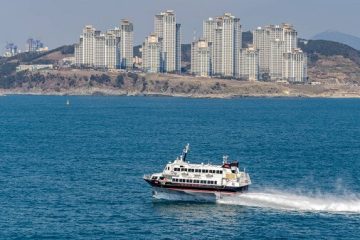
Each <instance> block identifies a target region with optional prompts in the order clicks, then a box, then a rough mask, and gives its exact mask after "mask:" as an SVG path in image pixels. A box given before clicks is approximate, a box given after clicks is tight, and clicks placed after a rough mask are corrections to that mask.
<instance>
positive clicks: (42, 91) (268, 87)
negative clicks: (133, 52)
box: [0, 70, 360, 98]
mask: <svg viewBox="0 0 360 240" xmlns="http://www.w3.org/2000/svg"><path fill="white" fill-rule="evenodd" d="M15 94H16V95H18V94H23V95H24V94H26V95H58V96H63V95H81V96H84V95H85V96H89V95H104V96H170V97H187V98H237V97H308V98H360V85H359V84H357V83H354V84H349V83H333V84H327V83H325V82H322V83H321V82H319V83H317V84H315V85H314V84H288V83H279V82H260V81H238V80H229V79H218V78H199V77H192V76H184V75H172V74H144V73H133V72H101V71H95V70H69V71H61V70H50V71H42V72H35V73H26V74H23V75H21V76H20V77H19V78H17V79H15V80H14V81H13V85H12V86H11V87H8V88H0V95H15Z"/></svg>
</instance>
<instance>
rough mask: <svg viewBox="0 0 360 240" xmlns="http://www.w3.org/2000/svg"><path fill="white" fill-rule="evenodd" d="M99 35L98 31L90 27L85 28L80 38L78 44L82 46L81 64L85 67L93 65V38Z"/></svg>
mask: <svg viewBox="0 0 360 240" xmlns="http://www.w3.org/2000/svg"><path fill="white" fill-rule="evenodd" d="M99 35H100V31H96V29H95V28H94V27H93V26H91V25H88V26H85V28H84V29H83V32H82V35H81V36H80V42H81V44H82V60H81V62H82V64H83V65H85V66H93V65H94V64H95V62H94V57H95V41H96V40H95V38H96V36H99Z"/></svg>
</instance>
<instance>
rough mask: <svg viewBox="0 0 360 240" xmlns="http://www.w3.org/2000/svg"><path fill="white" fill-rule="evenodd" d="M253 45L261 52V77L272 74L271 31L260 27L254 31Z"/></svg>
mask: <svg viewBox="0 0 360 240" xmlns="http://www.w3.org/2000/svg"><path fill="white" fill-rule="evenodd" d="M253 45H254V47H255V48H256V49H258V50H259V72H260V75H263V74H266V73H270V51H271V47H270V46H271V45H270V30H269V29H268V28H266V27H265V28H262V27H258V28H257V29H256V30H254V31H253Z"/></svg>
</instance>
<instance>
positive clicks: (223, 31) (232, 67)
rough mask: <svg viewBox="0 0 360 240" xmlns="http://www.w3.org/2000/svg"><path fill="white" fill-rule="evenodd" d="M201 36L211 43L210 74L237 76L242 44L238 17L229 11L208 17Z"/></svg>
mask: <svg viewBox="0 0 360 240" xmlns="http://www.w3.org/2000/svg"><path fill="white" fill-rule="evenodd" d="M203 37H204V39H206V40H207V41H208V42H210V43H211V45H212V49H211V52H212V59H211V72H212V74H214V75H221V76H230V77H232V76H237V75H238V74H239V73H238V65H239V62H238V61H239V53H240V49H241V44H242V33H241V25H240V19H239V18H236V17H234V16H233V15H231V14H230V13H225V14H224V15H223V16H220V17H216V18H215V19H213V18H209V19H208V20H205V21H204V23H203Z"/></svg>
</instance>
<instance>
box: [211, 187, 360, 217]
mask: <svg viewBox="0 0 360 240" xmlns="http://www.w3.org/2000/svg"><path fill="white" fill-rule="evenodd" d="M217 203H220V204H232V205H242V206H250V207H260V208H272V209H279V210H293V211H304V212H331V213H360V197H359V196H356V195H352V194H349V195H348V197H347V196H341V197H336V196H326V195H318V196H315V197H312V196H311V197H310V196H305V195H298V194H292V193H286V192H249V193H244V194H240V195H235V196H224V197H221V198H219V199H217Z"/></svg>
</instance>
